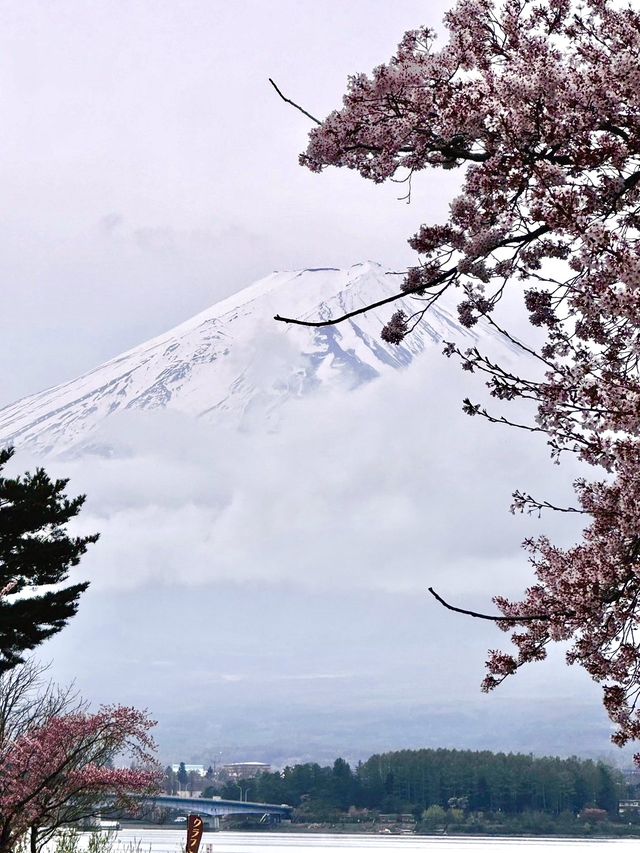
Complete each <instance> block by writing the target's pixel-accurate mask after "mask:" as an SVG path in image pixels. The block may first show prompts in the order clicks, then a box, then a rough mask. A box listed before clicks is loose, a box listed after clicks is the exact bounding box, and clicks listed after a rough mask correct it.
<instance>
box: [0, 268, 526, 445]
mask: <svg viewBox="0 0 640 853" xmlns="http://www.w3.org/2000/svg"><path fill="white" fill-rule="evenodd" d="M398 284H399V281H398V277H397V276H395V275H392V274H389V273H388V271H386V270H385V269H384V268H383V267H382V266H380V265H379V264H376V263H373V262H367V263H361V264H355V265H354V266H352V267H350V268H348V269H335V268H322V269H305V270H297V271H293V272H274V273H272V274H271V275H268V276H266V278H263V279H261V280H259V281H257V282H255V283H254V284H252V285H250V286H249V287H247V288H245V289H243V290H241V291H240V292H239V293H236V294H234V295H233V296H230V297H228V298H226V299H223V300H222V301H220V302H217V303H216V304H214V305H212V306H211V307H210V308H208V309H206V310H205V311H202V312H201V313H199V314H197V315H195V316H194V317H192V318H191V319H189V320H187V321H185V322H183V323H181V324H180V325H178V326H176V327H175V328H173V329H170V330H169V331H168V332H165V333H164V334H161V335H158V336H157V337H155V338H153V339H151V340H149V341H147V342H146V343H143V344H141V345H140V346H137V347H135V348H134V349H131V350H129V351H128V352H124V353H122V354H121V355H118V356H116V357H115V358H113V359H111V360H109V361H107V362H105V363H104V364H101V365H100V366H99V367H96V368H95V369H93V370H90V371H89V372H88V373H85V374H83V375H82V376H80V377H78V378H77V379H74V380H72V381H69V382H64V383H62V384H60V385H57V386H55V387H53V388H50V389H48V390H45V391H42V392H39V393H37V394H33V395H31V396H28V397H25V398H23V399H21V400H18V401H17V402H15V403H13V404H11V405H9V406H6V407H5V408H3V409H2V410H0V443H1V444H14V445H17V446H27V447H31V448H33V449H34V450H37V451H38V452H41V453H44V454H47V453H59V452H63V451H70V450H72V449H80V448H87V447H91V444H92V440H95V434H96V431H97V429H98V427H99V426H100V425H101V424H102V423H104V421H105V420H106V419H108V418H110V417H112V416H113V415H114V414H116V413H119V412H124V411H131V410H145V409H146V410H148V409H157V408H167V409H172V410H174V411H178V412H181V413H186V414H190V415H192V416H194V417H197V418H204V419H209V420H212V421H215V420H216V419H217V418H223V419H224V420H225V421H226V422H227V423H233V424H235V425H236V426H238V427H240V428H248V427H253V426H256V425H261V426H262V427H264V426H266V427H267V428H274V427H275V426H276V425H277V422H278V418H279V413H280V411H281V408H282V406H283V405H285V404H288V403H289V402H291V401H293V400H295V399H297V398H300V397H303V396H305V395H308V394H311V393H317V392H318V391H322V390H323V389H325V390H326V389H333V388H337V387H343V388H345V389H352V388H355V387H357V386H358V385H361V384H362V383H364V382H368V381H370V380H372V379H375V378H376V377H378V376H380V375H382V374H384V373H385V372H388V371H393V370H397V369H401V368H405V367H407V366H408V365H409V364H411V362H412V361H414V359H415V358H416V357H418V356H419V355H420V354H421V353H422V352H423V351H424V350H425V349H427V348H428V347H430V346H432V345H434V344H439V343H441V342H442V341H443V340H456V341H458V342H461V343H463V344H466V345H467V346H473V345H475V344H477V343H478V340H479V338H480V337H481V336H483V335H484V336H489V334H490V333H489V332H478V333H476V331H475V330H473V331H471V330H469V329H464V328H462V327H461V326H460V325H459V324H458V323H457V322H456V320H455V319H454V314H453V312H451V311H449V310H448V309H447V308H446V307H442V306H440V305H437V306H435V307H433V308H432V309H431V310H430V312H429V314H428V317H427V318H426V320H424V321H423V322H422V323H420V324H419V326H418V327H417V328H416V330H415V331H414V332H413V334H412V335H410V336H409V337H408V338H407V340H406V341H404V342H403V343H402V344H401V345H400V346H395V345H392V344H387V343H385V342H384V341H382V340H381V338H380V329H381V327H382V325H383V324H384V323H385V322H386V321H387V320H388V318H389V316H390V310H389V306H383V307H382V308H378V309H373V310H370V311H368V312H367V313H365V314H361V315H359V316H357V317H354V318H352V319H350V320H348V321H346V322H344V323H342V324H340V325H338V326H335V327H326V328H320V329H312V328H306V327H301V326H288V325H284V324H281V323H277V322H275V321H274V320H273V316H274V314H276V313H281V314H287V315H288V316H293V317H297V318H301V319H318V318H319V319H329V318H331V317H336V316H339V315H341V314H344V313H346V312H349V311H352V310H354V309H357V308H360V307H362V306H364V305H366V304H370V303H372V302H376V301H378V300H381V299H384V298H385V297H387V296H390V295H392V294H393V293H396V292H397V288H398ZM397 308H402V309H404V310H405V311H406V312H407V313H408V314H410V313H412V311H413V310H415V302H414V301H412V300H411V299H410V298H408V297H407V298H405V299H402V300H399V301H398V302H397V303H395V306H394V310H395V309H397ZM492 337H494V336H492ZM500 345H501V346H503V344H502V343H501V344H500ZM512 355H514V354H513V353H512ZM97 446H99V445H96V447H97Z"/></svg>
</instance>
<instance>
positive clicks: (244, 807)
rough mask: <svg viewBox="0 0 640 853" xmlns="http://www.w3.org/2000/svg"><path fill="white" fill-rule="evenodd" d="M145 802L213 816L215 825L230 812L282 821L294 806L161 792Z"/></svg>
mask: <svg viewBox="0 0 640 853" xmlns="http://www.w3.org/2000/svg"><path fill="white" fill-rule="evenodd" d="M144 803H145V804H147V803H148V804H151V805H154V806H160V807H162V808H168V809H175V810H176V811H180V812H184V813H188V814H198V815H200V816H201V817H205V816H206V817H212V818H214V820H213V825H214V827H216V828H217V827H218V824H219V821H220V818H221V817H224V816H225V815H230V814H246V815H250V814H255V815H260V816H261V818H263V819H264V820H269V821H270V822H272V823H280V821H281V820H282V819H283V818H284V819H285V820H288V819H290V818H291V814H292V812H293V806H288V805H286V804H285V803H280V805H276V804H275V803H245V802H241V801H240V800H209V799H205V798H204V797H171V796H169V795H168V794H159V795H158V796H156V797H144Z"/></svg>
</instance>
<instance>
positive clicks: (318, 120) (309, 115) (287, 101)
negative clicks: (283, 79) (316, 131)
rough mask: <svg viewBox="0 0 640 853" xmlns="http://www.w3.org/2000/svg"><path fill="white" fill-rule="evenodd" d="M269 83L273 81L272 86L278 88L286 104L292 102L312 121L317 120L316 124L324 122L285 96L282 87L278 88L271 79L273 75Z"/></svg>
mask: <svg viewBox="0 0 640 853" xmlns="http://www.w3.org/2000/svg"><path fill="white" fill-rule="evenodd" d="M269 83H271V85H272V86H273V88H274V89H275V90H276V92H277V93H278V94H279V95H280V97H281V98H282V100H283V101H284V102H285V104H291V106H292V107H295V108H296V109H297V110H300V112H301V113H302V114H303V115H305V116H306V117H307V118H310V119H311V121H315V123H316V124H322V122H321V121H320V119H317V118H316V117H315V116H312V115H311V113H308V112H307V111H306V110H305V109H303V108H302V107H301V106H300V104H296V102H295V101H292V100H291V99H290V98H285V96H284V95H283V94H282V92H281V91H280V89H278V87H277V86H276V84H275V83H274V82H273V80H272V79H271V77H269Z"/></svg>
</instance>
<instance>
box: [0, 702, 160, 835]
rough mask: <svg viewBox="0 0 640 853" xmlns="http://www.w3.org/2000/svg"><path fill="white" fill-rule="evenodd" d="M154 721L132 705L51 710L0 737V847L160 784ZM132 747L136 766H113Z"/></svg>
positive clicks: (119, 803) (142, 792)
mask: <svg viewBox="0 0 640 853" xmlns="http://www.w3.org/2000/svg"><path fill="white" fill-rule="evenodd" d="M154 725H155V723H154V722H153V721H152V720H150V719H149V718H148V717H147V715H146V714H145V713H143V712H141V711H138V710H136V709H135V708H127V707H123V706H119V705H114V706H109V707H103V708H101V709H100V710H99V711H98V712H97V713H95V714H90V713H86V712H84V711H80V710H79V711H75V712H73V713H68V714H62V715H58V716H52V717H50V718H48V719H46V720H44V721H40V722H39V723H38V724H36V725H34V726H32V727H26V729H25V730H24V731H22V732H21V733H20V734H19V735H18V736H17V737H16V738H14V739H11V738H9V739H6V738H4V737H3V739H2V743H1V744H0V847H1V848H2V849H7V850H9V849H11V848H12V846H13V844H14V843H16V842H17V841H18V840H19V839H20V838H22V837H23V836H24V835H25V834H26V833H27V832H29V831H32V832H33V830H34V828H35V829H36V830H37V829H38V828H39V827H49V826H52V825H53V826H54V827H55V826H58V825H60V824H61V823H62V822H67V821H69V820H71V821H75V820H78V819H80V818H81V817H84V816H88V815H91V814H93V813H95V811H96V809H97V808H99V807H100V805H101V803H109V802H110V803H112V804H115V805H123V804H127V803H131V802H132V796H134V795H140V794H146V793H149V792H152V791H154V790H156V789H157V786H158V782H159V780H160V778H161V773H160V771H159V768H158V766H157V765H156V764H155V763H154V760H153V756H152V752H153V750H154V749H155V744H154V742H153V739H152V737H151V735H150V733H149V732H150V729H151V728H152V727H153V726H154ZM122 753H126V754H128V755H129V756H130V757H131V758H132V759H133V760H134V762H135V763H136V765H137V766H138V767H139V769H116V768H114V767H113V765H112V759H113V758H115V757H117V756H118V755H120V754H122Z"/></svg>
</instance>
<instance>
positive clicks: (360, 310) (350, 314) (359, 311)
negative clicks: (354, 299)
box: [273, 267, 456, 327]
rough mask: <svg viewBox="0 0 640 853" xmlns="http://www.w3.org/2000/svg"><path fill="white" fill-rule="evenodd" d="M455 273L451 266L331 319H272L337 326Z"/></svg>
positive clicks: (298, 324)
mask: <svg viewBox="0 0 640 853" xmlns="http://www.w3.org/2000/svg"><path fill="white" fill-rule="evenodd" d="M455 273H456V268H455V267H452V268H451V269H449V270H445V271H444V272H443V273H441V274H440V275H439V276H436V278H434V279H432V280H431V281H430V282H429V283H428V284H419V285H417V286H416V287H408V288H407V289H406V290H401V291H400V292H399V293H394V294H393V296H387V297H386V299H381V300H380V301H379V302H371V303H370V304H369V305H364V306H363V307H362V308H356V309H355V310H354V311H349V312H348V313H347V314H342V315H341V316H340V317H335V318H334V319H331V320H315V321H313V320H296V319H294V318H293V317H282V316H281V315H280V314H276V316H275V317H274V318H273V319H274V320H279V321H280V322H281V323H291V324H293V325H296V326H313V327H320V326H337V325H338V323H343V322H344V321H345V320H349V319H350V318H351V317H357V316H358V315H359V314H365V313H366V312H367V311H371V310H372V309H373V308H379V307H380V306H381V305H388V304H389V302H395V301H396V300H397V299H403V298H404V297H405V296H411V294H412V293H416V294H419V295H422V294H423V293H424V292H425V290H430V289H431V288H433V287H436V285H438V284H442V283H443V282H445V281H447V280H448V279H450V278H453V276H454V275H455ZM394 274H395V273H394Z"/></svg>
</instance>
